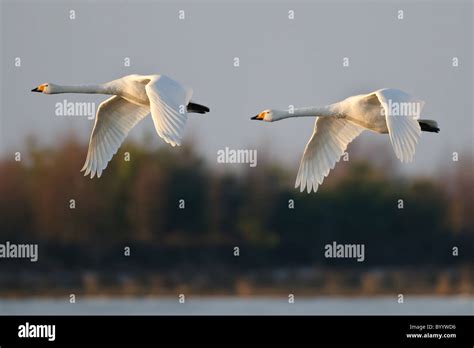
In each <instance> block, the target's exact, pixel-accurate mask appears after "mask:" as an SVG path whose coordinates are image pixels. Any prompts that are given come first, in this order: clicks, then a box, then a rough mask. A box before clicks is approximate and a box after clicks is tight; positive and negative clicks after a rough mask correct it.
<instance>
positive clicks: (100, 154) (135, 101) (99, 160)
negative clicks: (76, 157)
mask: <svg viewBox="0 0 474 348" xmlns="http://www.w3.org/2000/svg"><path fill="white" fill-rule="evenodd" d="M31 91H32V92H41V93H43V94H58V93H93V94H109V95H112V97H110V98H109V99H107V100H104V101H103V102H102V103H101V104H100V105H99V107H98V108H97V114H96V118H95V124H94V128H93V130H92V134H91V137H90V141H89V150H88V152H87V158H86V161H85V164H84V167H83V168H82V169H81V171H85V174H84V175H85V176H87V175H89V174H90V176H91V178H93V177H94V175H95V174H97V177H100V176H101V175H102V171H103V170H104V169H105V168H106V167H107V164H108V162H109V161H110V160H111V159H112V157H113V155H114V154H115V153H117V150H118V148H119V147H120V145H121V144H122V142H123V140H124V139H125V137H126V136H127V134H128V132H129V131H130V130H131V129H132V128H133V127H134V126H135V125H136V124H137V123H138V122H139V121H140V120H142V119H143V118H145V117H146V116H147V115H148V114H149V113H150V112H151V117H152V119H153V123H154V125H155V129H156V132H157V133H158V135H159V136H160V137H161V138H163V139H164V140H165V141H166V142H167V143H168V144H170V145H171V146H176V145H180V144H181V137H182V133H183V129H184V125H185V123H186V119H187V114H186V113H187V112H194V113H200V114H204V113H206V112H209V108H208V107H206V106H203V105H199V104H196V103H192V102H190V100H191V96H192V93H193V92H192V90H191V89H187V90H186V89H185V88H183V87H182V86H181V85H180V84H179V83H178V82H176V81H174V80H172V79H170V78H169V77H167V76H164V75H128V76H124V77H122V78H119V79H117V80H113V81H110V82H106V83H103V84H99V85H85V86H84V85H83V86H60V85H56V84H53V83H43V84H41V85H39V86H38V87H36V88H34V89H32V90H31Z"/></svg>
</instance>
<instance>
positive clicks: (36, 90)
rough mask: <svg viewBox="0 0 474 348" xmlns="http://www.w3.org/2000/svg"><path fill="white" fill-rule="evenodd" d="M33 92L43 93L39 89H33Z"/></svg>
mask: <svg viewBox="0 0 474 348" xmlns="http://www.w3.org/2000/svg"><path fill="white" fill-rule="evenodd" d="M31 91H32V92H40V93H41V91H40V90H39V89H38V87H35V88H33V89H32V90H31Z"/></svg>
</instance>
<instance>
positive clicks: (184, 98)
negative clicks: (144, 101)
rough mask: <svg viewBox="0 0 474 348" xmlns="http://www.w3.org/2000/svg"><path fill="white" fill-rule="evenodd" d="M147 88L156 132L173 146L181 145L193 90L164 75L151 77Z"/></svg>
mask: <svg viewBox="0 0 474 348" xmlns="http://www.w3.org/2000/svg"><path fill="white" fill-rule="evenodd" d="M145 89H146V93H147V95H148V98H149V99H150V109H151V116H152V118H153V123H154V124H155V129H156V132H157V133H158V135H159V136H160V137H161V138H163V139H164V140H165V141H166V142H167V143H168V144H170V145H171V146H176V145H181V138H182V135H183V130H184V125H185V124H186V120H187V117H188V116H187V113H186V106H187V105H188V103H189V100H191V96H192V91H191V90H187V91H186V90H185V89H184V88H183V87H182V86H181V85H180V84H179V83H178V82H176V81H174V80H172V79H170V78H169V77H166V76H164V75H159V76H157V77H155V78H153V79H151V80H150V82H149V83H148V84H147V85H146V86H145Z"/></svg>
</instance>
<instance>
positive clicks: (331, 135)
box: [295, 117, 364, 193]
mask: <svg viewBox="0 0 474 348" xmlns="http://www.w3.org/2000/svg"><path fill="white" fill-rule="evenodd" d="M363 130H364V128H362V127H360V126H358V125H356V124H354V123H351V122H350V121H347V120H345V119H342V118H336V117H318V119H317V120H316V123H315V126H314V131H313V135H312V136H311V139H310V140H309V142H308V143H307V144H306V148H305V150H304V153H303V157H302V158H301V163H300V167H299V170H298V175H297V177H296V183H295V188H297V187H298V186H300V190H301V192H303V191H304V189H305V188H307V191H308V193H310V192H311V191H312V190H314V192H316V191H317V190H318V186H319V185H320V184H321V183H322V182H323V180H324V178H325V177H326V176H327V175H328V174H329V171H330V170H331V169H333V168H334V166H335V165H336V162H338V161H339V159H340V157H341V156H342V155H343V154H344V151H345V150H346V148H347V145H348V144H349V143H350V142H351V141H352V140H353V139H354V138H355V137H357V136H358V135H359V134H360V133H362V131H363Z"/></svg>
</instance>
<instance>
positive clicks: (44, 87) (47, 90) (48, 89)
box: [31, 83, 55, 94]
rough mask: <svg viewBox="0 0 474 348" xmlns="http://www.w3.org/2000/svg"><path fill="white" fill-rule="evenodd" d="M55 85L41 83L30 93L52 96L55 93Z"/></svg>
mask: <svg viewBox="0 0 474 348" xmlns="http://www.w3.org/2000/svg"><path fill="white" fill-rule="evenodd" d="M54 87H55V85H53V84H52V83H42V84H41V85H39V86H38V87H36V88H33V89H32V90H31V91H32V92H39V93H44V94H52V93H55V88H54Z"/></svg>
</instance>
